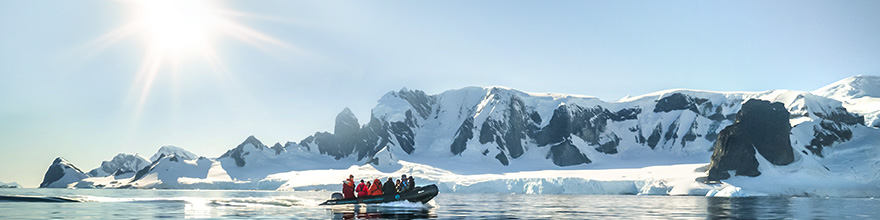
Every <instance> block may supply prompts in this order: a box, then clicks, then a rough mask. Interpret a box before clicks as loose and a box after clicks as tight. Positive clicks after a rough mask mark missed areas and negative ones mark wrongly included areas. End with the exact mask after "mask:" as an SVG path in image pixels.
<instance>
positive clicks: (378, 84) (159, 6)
mask: <svg viewBox="0 0 880 220" xmlns="http://www.w3.org/2000/svg"><path fill="white" fill-rule="evenodd" d="M878 11H880V1H784V0H783V1H723V2H707V1H489V0H487V1H280V0H268V1H245V0H238V1H199V0H178V1H169V0H153V1H136V0H130V1H125V0H118V1H96V0H80V1H49V0H28V1H17V0H0V150H2V152H3V154H2V156H0V182H18V183H20V184H22V185H24V186H25V187H36V186H38V185H39V183H40V182H41V181H42V177H43V175H44V173H45V172H46V169H47V168H48V166H49V165H50V164H51V162H52V161H53V160H54V159H55V158H56V157H58V156H63V157H65V158H66V159H68V160H69V161H71V162H72V163H73V164H75V165H76V166H78V167H79V168H81V169H83V170H86V171H87V170H91V169H93V168H96V167H98V166H100V164H101V161H103V160H110V159H111V158H112V157H113V156H114V155H116V154H118V153H129V154H140V155H142V156H144V157H147V158H149V157H150V156H151V155H152V154H153V153H155V152H156V150H158V148H159V147H161V146H164V145H175V146H180V147H183V148H185V149H188V150H190V151H192V152H194V153H196V154H199V155H204V156H208V157H218V156H220V155H221V154H223V153H224V152H225V151H226V150H229V149H231V148H233V147H235V146H236V145H238V144H239V143H241V142H242V141H243V140H244V139H245V138H247V137H248V136H249V135H255V136H256V137H257V138H259V139H260V140H262V141H263V142H264V143H266V144H273V143H275V142H281V143H285V142H287V141H296V142H298V141H300V140H302V139H303V138H305V137H307V136H308V135H311V134H313V133H314V132H318V131H332V130H333V124H334V119H335V117H336V114H338V113H339V112H340V111H342V109H344V108H346V107H349V108H350V109H351V110H352V111H353V112H354V113H355V115H356V116H357V117H358V118H359V119H360V121H361V123H364V122H366V121H367V120H368V118H369V115H370V110H371V109H372V107H373V106H375V104H376V101H377V100H378V99H379V98H380V97H381V96H382V95H383V94H385V93H387V92H389V91H396V90H399V89H401V88H404V87H406V88H409V89H418V90H422V91H425V92H426V93H428V94H436V93H440V92H443V91H445V90H450V89H457V88H462V87H466V86H496V85H497V86H505V87H510V88H515V89H518V90H522V91H527V92H552V93H566V94H579V95H590V96H596V97H599V98H601V99H603V100H606V101H613V100H617V99H620V98H622V97H625V96H627V95H641V94H645V93H650V92H655V91H659V90H665V89H673V88H688V89H700V90H711V91H764V90H771V89H790V90H800V91H811V90H814V89H818V88H820V87H822V86H824V85H827V84H830V83H833V82H835V81H837V80H840V79H843V78H846V77H849V76H854V75H858V74H865V75H880V62H877V61H878V58H880V38H878V36H880V22H877V21H880V13H877V12H878Z"/></svg>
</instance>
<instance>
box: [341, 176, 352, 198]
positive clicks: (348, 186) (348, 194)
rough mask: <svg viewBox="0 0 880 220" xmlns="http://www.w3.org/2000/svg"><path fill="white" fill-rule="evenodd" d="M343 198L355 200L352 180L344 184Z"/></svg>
mask: <svg viewBox="0 0 880 220" xmlns="http://www.w3.org/2000/svg"><path fill="white" fill-rule="evenodd" d="M342 198H345V199H348V198H354V182H352V180H351V179H347V180H345V182H343V183H342Z"/></svg>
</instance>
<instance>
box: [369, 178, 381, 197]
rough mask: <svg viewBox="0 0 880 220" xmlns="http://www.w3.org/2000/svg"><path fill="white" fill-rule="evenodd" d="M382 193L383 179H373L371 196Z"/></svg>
mask: <svg viewBox="0 0 880 220" xmlns="http://www.w3.org/2000/svg"><path fill="white" fill-rule="evenodd" d="M381 195H382V181H379V179H375V180H373V184H372V185H371V186H370V196H381Z"/></svg>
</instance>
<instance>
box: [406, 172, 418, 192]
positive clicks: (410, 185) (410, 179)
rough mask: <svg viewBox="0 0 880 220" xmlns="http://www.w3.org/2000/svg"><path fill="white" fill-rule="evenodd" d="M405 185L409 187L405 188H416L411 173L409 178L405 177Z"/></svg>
mask: <svg viewBox="0 0 880 220" xmlns="http://www.w3.org/2000/svg"><path fill="white" fill-rule="evenodd" d="M406 187H409V189H407V190H413V189H414V188H416V180H415V179H413V177H412V175H410V176H409V179H407V183H406Z"/></svg>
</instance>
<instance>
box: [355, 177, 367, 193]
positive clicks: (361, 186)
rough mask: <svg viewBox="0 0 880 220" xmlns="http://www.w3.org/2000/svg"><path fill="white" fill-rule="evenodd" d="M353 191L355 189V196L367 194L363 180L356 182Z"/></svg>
mask: <svg viewBox="0 0 880 220" xmlns="http://www.w3.org/2000/svg"><path fill="white" fill-rule="evenodd" d="M355 191H357V197H364V196H367V185H366V184H364V180H361V183H360V184H358V186H357V188H355Z"/></svg>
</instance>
